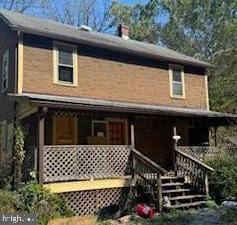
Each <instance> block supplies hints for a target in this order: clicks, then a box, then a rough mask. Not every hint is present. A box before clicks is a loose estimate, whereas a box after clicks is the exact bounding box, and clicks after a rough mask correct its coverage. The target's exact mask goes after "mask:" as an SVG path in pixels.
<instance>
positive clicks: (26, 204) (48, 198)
mask: <svg viewBox="0 0 237 225" xmlns="http://www.w3.org/2000/svg"><path fill="white" fill-rule="evenodd" d="M20 202H21V206H20V209H21V211H25V212H29V213H35V214H36V216H37V221H38V224H39V225H43V224H47V222H48V221H49V220H50V219H55V218H60V217H69V216H72V215H73V212H72V211H71V210H70V209H69V208H68V207H67V204H66V202H65V201H64V200H63V199H62V198H60V197H59V196H58V195H56V194H51V193H50V192H49V191H48V190H46V189H44V188H42V187H41V186H40V185H38V184H36V183H34V182H30V183H28V184H27V185H26V186H25V187H24V188H23V189H21V191H20Z"/></svg>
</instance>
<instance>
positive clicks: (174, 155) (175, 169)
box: [172, 124, 177, 173]
mask: <svg viewBox="0 0 237 225" xmlns="http://www.w3.org/2000/svg"><path fill="white" fill-rule="evenodd" d="M176 135H177V128H176V125H175V124H174V125H173V136H176ZM172 139H173V138H172ZM176 149H177V141H176V140H174V139H173V151H172V153H173V165H174V171H175V173H176V172H177V166H176V152H175V151H176Z"/></svg>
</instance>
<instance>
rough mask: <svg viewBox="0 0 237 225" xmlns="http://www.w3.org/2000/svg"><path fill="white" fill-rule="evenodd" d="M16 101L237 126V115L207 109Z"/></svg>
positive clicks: (43, 98)
mask: <svg viewBox="0 0 237 225" xmlns="http://www.w3.org/2000/svg"><path fill="white" fill-rule="evenodd" d="M9 96H11V97H13V98H14V99H15V100H17V101H18V100H21V99H28V100H29V101H30V102H31V103H32V104H35V105H38V106H42V107H44V106H45V107H49V108H59V109H83V110H98V111H109V112H119V113H135V114H151V115H164V116H178V117H189V118H203V119H205V118H206V119H209V121H211V122H213V123H214V124H217V125H221V124H223V125H227V124H237V114H230V113H220V112H215V111H209V110H205V109H191V108H181V107H171V106H163V105H151V104H144V103H131V102H120V101H111V100H99V99H91V98H82V97H68V96H56V95H45V94H34V93H23V94H9Z"/></svg>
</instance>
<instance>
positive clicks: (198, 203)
mask: <svg viewBox="0 0 237 225" xmlns="http://www.w3.org/2000/svg"><path fill="white" fill-rule="evenodd" d="M203 204H206V201H199V202H192V203H184V204H179V205H171V206H169V207H167V208H168V209H178V208H186V207H192V206H199V205H203Z"/></svg>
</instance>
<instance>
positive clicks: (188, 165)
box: [175, 148, 214, 196]
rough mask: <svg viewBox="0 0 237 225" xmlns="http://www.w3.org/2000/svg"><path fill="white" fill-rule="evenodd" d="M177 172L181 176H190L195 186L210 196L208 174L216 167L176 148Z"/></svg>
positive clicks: (191, 182)
mask: <svg viewBox="0 0 237 225" xmlns="http://www.w3.org/2000/svg"><path fill="white" fill-rule="evenodd" d="M175 156H176V157H175V158H176V160H175V172H176V174H177V175H180V176H184V177H185V176H188V177H189V179H190V184H191V185H192V186H193V188H196V189H198V190H199V191H201V192H203V193H205V194H206V195H207V196H209V187H208V186H209V184H208V174H209V173H211V172H213V171H214V169H213V168H212V167H210V166H208V165H206V164H205V163H203V162H201V161H199V160H197V159H195V158H194V157H192V156H190V155H188V154H186V153H184V152H182V151H180V150H178V149H177V148H176V149H175Z"/></svg>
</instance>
